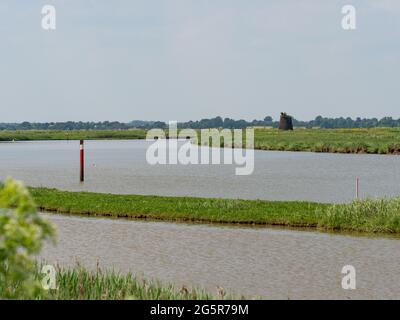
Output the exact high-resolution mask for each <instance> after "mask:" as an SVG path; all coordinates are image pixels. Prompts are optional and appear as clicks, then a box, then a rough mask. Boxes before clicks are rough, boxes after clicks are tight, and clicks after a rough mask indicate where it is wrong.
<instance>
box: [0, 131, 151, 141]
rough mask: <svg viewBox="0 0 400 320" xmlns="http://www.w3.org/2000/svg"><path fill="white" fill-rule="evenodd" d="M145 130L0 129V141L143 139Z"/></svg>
mask: <svg viewBox="0 0 400 320" xmlns="http://www.w3.org/2000/svg"><path fill="white" fill-rule="evenodd" d="M145 137H146V131H145V130H141V129H129V130H16V131H9V130H3V131H0V141H31V140H79V139H85V140H102V139H104V140H114V139H115V140H117V139H144V138H145Z"/></svg>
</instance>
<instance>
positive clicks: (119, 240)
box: [40, 214, 400, 299]
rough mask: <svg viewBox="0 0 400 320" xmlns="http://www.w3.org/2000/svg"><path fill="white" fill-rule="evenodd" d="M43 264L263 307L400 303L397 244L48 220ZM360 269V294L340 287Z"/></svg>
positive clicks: (278, 232)
mask: <svg viewBox="0 0 400 320" xmlns="http://www.w3.org/2000/svg"><path fill="white" fill-rule="evenodd" d="M46 216H48V217H49V219H50V220H51V221H52V222H53V223H54V224H55V225H56V227H57V234H58V237H57V238H58V244H57V246H55V247H54V246H52V245H49V244H48V245H46V246H45V248H44V250H43V251H42V254H41V256H40V258H41V259H45V260H46V261H47V262H48V263H52V264H55V263H59V264H62V265H65V266H73V265H74V264H75V263H76V261H79V262H80V263H82V264H83V265H85V266H86V267H89V268H95V267H96V263H97V261H99V264H100V266H101V267H104V268H114V269H116V270H119V271H121V272H128V271H131V272H133V273H135V274H138V275H140V276H144V277H146V278H153V279H158V280H161V281H163V282H171V283H174V284H176V285H177V286H181V285H186V286H196V287H202V288H206V289H208V290H210V291H212V292H216V287H217V286H221V287H223V288H225V289H226V290H228V291H229V292H231V293H234V294H237V295H245V296H246V297H260V298H263V299H400V265H399V262H400V239H399V238H376V237H365V236H363V237H360V236H357V237H356V236H352V235H338V234H326V233H318V232H310V231H294V230H285V229H276V228H244V227H231V226H211V225H188V224H175V223H166V222H146V221H130V220H124V219H118V220H117V219H105V218H87V217H72V216H66V215H53V214H51V215H50V214H46ZM345 265H353V266H354V267H355V268H356V285H357V287H356V289H355V290H344V289H342V287H341V281H342V277H343V276H344V275H342V274H341V270H342V267H343V266H345Z"/></svg>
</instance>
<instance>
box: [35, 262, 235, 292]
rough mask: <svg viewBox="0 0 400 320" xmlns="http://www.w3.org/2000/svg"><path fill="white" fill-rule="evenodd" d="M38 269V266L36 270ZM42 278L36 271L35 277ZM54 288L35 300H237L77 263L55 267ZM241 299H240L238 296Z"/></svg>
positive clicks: (219, 290)
mask: <svg viewBox="0 0 400 320" xmlns="http://www.w3.org/2000/svg"><path fill="white" fill-rule="evenodd" d="M40 269H41V268H40V267H38V268H37V270H40ZM35 276H36V278H37V279H38V280H41V279H42V276H43V275H42V274H40V273H39V271H37V272H36V274H35ZM56 286H57V289H55V290H49V291H47V292H43V293H42V295H40V296H39V297H38V299H54V300H125V299H129V300H213V299H238V298H239V297H234V296H232V295H229V294H226V292H225V290H224V289H223V288H219V287H217V288H215V293H211V292H208V291H206V290H203V289H199V288H189V287H186V286H182V287H176V286H174V285H172V284H164V283H161V282H159V281H156V280H146V279H140V278H139V277H136V276H134V275H133V274H131V273H128V274H121V273H118V272H116V271H114V270H102V269H100V268H98V267H97V269H96V270H95V271H89V270H87V269H85V268H84V267H82V266H81V265H79V264H77V265H76V266H75V267H73V268H63V267H60V266H56ZM241 298H243V297H241Z"/></svg>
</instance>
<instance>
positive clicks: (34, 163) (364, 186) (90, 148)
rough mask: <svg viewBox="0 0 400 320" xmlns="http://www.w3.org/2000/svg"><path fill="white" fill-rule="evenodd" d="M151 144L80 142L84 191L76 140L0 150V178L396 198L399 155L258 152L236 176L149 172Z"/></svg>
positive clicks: (164, 189) (102, 186)
mask: <svg viewBox="0 0 400 320" xmlns="http://www.w3.org/2000/svg"><path fill="white" fill-rule="evenodd" d="M150 143H151V142H147V141H139V140H136V141H135V140H130V141H86V142H85V154H86V181H85V183H84V184H81V183H79V179H78V177H79V142H77V141H37V142H14V143H0V179H3V178H5V177H7V176H12V177H14V178H17V179H21V180H23V181H25V183H26V184H28V185H32V186H47V187H56V188H60V189H65V190H74V191H78V190H85V191H95V192H110V193H131V194H157V195H171V196H177V195H185V196H186V195H187V196H198V197H222V198H242V199H267V200H313V201H318V202H346V201H350V200H351V199H353V198H354V195H355V181H356V178H357V177H358V178H360V195H361V196H362V197H366V196H393V195H399V194H400V183H399V181H400V156H388V155H350V154H322V153H307V152H267V151H256V152H255V164H254V172H253V174H252V175H248V176H237V175H235V165H186V166H185V165H156V166H152V165H149V164H148V163H147V162H146V156H145V155H146V149H147V147H148V146H149V145H150Z"/></svg>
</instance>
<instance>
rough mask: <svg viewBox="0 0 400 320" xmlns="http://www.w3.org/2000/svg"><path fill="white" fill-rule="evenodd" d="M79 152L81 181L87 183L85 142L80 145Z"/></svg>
mask: <svg viewBox="0 0 400 320" xmlns="http://www.w3.org/2000/svg"><path fill="white" fill-rule="evenodd" d="M79 150H80V175H79V176H80V181H81V182H83V181H85V153H84V152H85V151H84V148H83V140H80V143H79Z"/></svg>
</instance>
